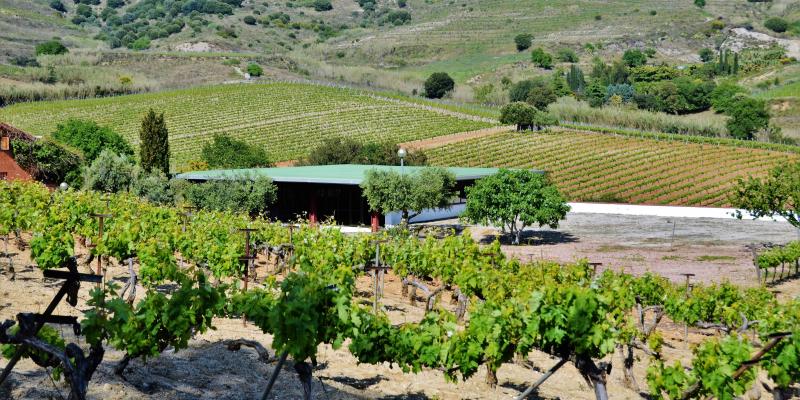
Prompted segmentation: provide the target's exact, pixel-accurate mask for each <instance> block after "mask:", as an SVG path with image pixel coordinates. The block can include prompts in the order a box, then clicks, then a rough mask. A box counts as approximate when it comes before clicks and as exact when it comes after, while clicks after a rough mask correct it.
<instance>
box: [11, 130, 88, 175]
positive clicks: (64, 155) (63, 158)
mask: <svg viewBox="0 0 800 400" xmlns="http://www.w3.org/2000/svg"><path fill="white" fill-rule="evenodd" d="M11 152H12V154H13V155H14V161H16V162H17V164H19V166H20V167H21V168H22V169H24V170H25V171H26V172H28V173H29V174H31V176H33V178H34V179H36V180H39V181H43V182H48V183H56V184H58V183H61V182H67V183H69V184H70V185H74V184H76V183H79V182H80V174H79V171H80V169H79V168H80V165H81V161H82V160H81V156H80V155H78V154H76V153H74V152H72V151H71V150H69V149H67V148H65V147H64V146H61V145H59V144H58V143H56V142H54V141H50V140H46V139H45V140H34V141H27V140H19V139H12V140H11Z"/></svg>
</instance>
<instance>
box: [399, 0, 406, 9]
mask: <svg viewBox="0 0 800 400" xmlns="http://www.w3.org/2000/svg"><path fill="white" fill-rule="evenodd" d="M406 5H407V3H406V0H397V6H398V7H400V8H406Z"/></svg>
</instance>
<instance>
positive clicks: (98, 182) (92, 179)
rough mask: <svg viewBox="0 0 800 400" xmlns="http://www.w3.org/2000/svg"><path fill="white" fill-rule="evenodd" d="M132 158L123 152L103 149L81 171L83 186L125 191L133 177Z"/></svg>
mask: <svg viewBox="0 0 800 400" xmlns="http://www.w3.org/2000/svg"><path fill="white" fill-rule="evenodd" d="M133 167H134V164H133V160H131V158H130V157H128V156H127V155H124V154H116V153H114V152H113V151H111V150H108V149H106V150H103V151H102V152H101V153H100V154H99V155H98V156H97V158H96V159H95V160H94V161H93V162H92V163H91V165H89V166H88V167H87V168H86V169H84V171H83V188H84V189H85V190H97V191H101V192H109V193H117V192H124V191H127V190H128V188H129V187H130V185H131V180H132V179H133Z"/></svg>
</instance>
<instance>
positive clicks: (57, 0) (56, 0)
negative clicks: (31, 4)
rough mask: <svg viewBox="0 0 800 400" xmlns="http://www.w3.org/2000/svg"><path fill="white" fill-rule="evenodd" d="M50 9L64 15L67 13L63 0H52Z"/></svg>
mask: <svg viewBox="0 0 800 400" xmlns="http://www.w3.org/2000/svg"><path fill="white" fill-rule="evenodd" d="M50 8H52V9H53V10H56V11H58V12H62V13H65V12H67V8H66V7H64V3H62V2H61V0H52V1H51V2H50Z"/></svg>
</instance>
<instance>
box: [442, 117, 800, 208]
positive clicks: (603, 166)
mask: <svg viewBox="0 0 800 400" xmlns="http://www.w3.org/2000/svg"><path fill="white" fill-rule="evenodd" d="M427 153H428V155H429V158H430V161H431V163H432V164H435V165H442V166H470V167H515V168H537V169H543V170H546V171H547V172H548V174H549V176H550V177H551V178H552V180H553V181H554V182H555V183H556V185H557V186H558V187H559V188H560V189H561V190H562V191H563V192H564V193H565V194H566V195H567V197H568V198H569V199H570V200H574V201H604V202H622V203H634V204H669V205H694V206H726V205H728V195H729V193H730V188H731V187H732V185H733V184H735V182H736V179H737V178H739V177H746V176H749V175H752V176H761V175H763V174H765V173H766V172H767V171H768V170H769V169H770V168H771V167H772V166H774V165H775V164H777V163H779V162H781V161H783V160H797V159H798V155H797V154H788V153H782V152H777V151H768V150H759V149H748V148H743V147H735V146H728V145H714V144H697V143H684V142H675V141H659V140H651V139H640V138H635V137H625V136H613V135H609V134H599V133H582V132H575V131H568V130H558V131H555V132H552V133H529V132H527V133H526V132H523V133H518V132H507V133H501V134H496V135H492V136H487V137H483V138H479V139H474V140H469V141H465V142H460V143H454V144H449V145H445V146H443V147H440V148H437V149H430V150H427Z"/></svg>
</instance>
